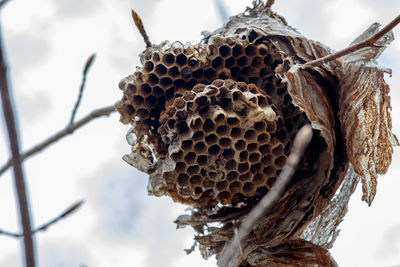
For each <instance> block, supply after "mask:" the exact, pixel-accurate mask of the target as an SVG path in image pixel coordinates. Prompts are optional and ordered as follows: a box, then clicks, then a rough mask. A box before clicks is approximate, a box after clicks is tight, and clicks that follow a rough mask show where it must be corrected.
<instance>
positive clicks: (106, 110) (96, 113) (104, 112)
mask: <svg viewBox="0 0 400 267" xmlns="http://www.w3.org/2000/svg"><path fill="white" fill-rule="evenodd" d="M114 111H115V108H114V106H107V107H103V108H99V109H96V110H93V111H92V112H90V113H89V114H88V115H86V116H85V117H83V118H82V119H80V120H79V121H77V122H76V123H73V124H70V125H68V126H67V127H66V128H64V129H63V130H60V131H58V132H56V133H55V134H53V135H52V136H50V137H48V138H46V139H45V140H44V141H42V142H40V143H39V144H37V145H35V146H33V147H32V148H30V149H28V150H27V151H26V152H25V153H23V154H22V155H21V160H22V161H23V160H25V159H26V158H28V157H30V156H32V155H34V154H36V153H38V152H40V151H42V150H43V149H45V148H47V147H48V146H50V145H52V144H53V143H55V142H57V141H58V140H60V139H61V138H63V137H65V136H67V135H69V134H72V133H73V132H74V131H75V130H77V129H79V128H80V127H82V126H84V125H85V124H87V123H88V122H90V121H92V120H94V119H97V118H99V117H102V116H108V115H110V114H111V113H113V112H114ZM11 166H12V161H11V160H9V161H7V163H6V164H4V165H3V166H2V167H1V168H0V176H1V175H2V174H3V173H4V172H5V171H6V170H7V169H8V168H10V167H11Z"/></svg>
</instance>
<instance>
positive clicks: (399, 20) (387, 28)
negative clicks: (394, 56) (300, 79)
mask: <svg viewBox="0 0 400 267" xmlns="http://www.w3.org/2000/svg"><path fill="white" fill-rule="evenodd" d="M399 23H400V15H398V16H397V17H396V18H395V19H394V20H392V21H391V22H390V23H389V24H387V25H386V26H385V27H383V28H382V29H381V30H380V31H378V32H377V33H375V34H374V35H372V36H371V37H369V38H368V39H366V40H364V41H362V42H359V43H356V44H353V45H351V46H349V47H346V48H345V49H342V50H340V51H337V52H335V53H332V54H330V55H327V56H325V57H321V58H319V59H316V60H313V61H310V62H307V63H305V64H304V66H306V67H308V66H314V67H317V66H321V65H323V64H325V63H328V62H330V61H333V60H335V59H337V58H339V57H342V56H345V55H347V54H350V53H353V52H355V51H357V50H360V49H363V48H365V47H380V46H379V45H377V44H376V42H377V41H378V40H379V39H380V38H382V37H383V36H384V35H385V34H387V33H388V32H390V31H391V30H392V29H393V28H394V27H396V26H397V25H398V24H399Z"/></svg>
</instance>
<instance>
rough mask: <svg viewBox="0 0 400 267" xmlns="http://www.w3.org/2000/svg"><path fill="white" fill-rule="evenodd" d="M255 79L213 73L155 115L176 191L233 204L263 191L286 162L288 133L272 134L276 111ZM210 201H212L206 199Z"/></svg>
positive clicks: (194, 197)
mask: <svg viewBox="0 0 400 267" xmlns="http://www.w3.org/2000/svg"><path fill="white" fill-rule="evenodd" d="M274 109H275V107H274V106H271V103H270V101H269V99H268V97H267V96H266V95H265V94H263V93H262V91H261V90H260V89H258V88H257V87H256V86H255V85H254V84H250V85H247V84H246V83H244V82H235V81H233V80H220V79H216V80H214V82H213V83H212V84H211V85H207V86H205V85H203V84H198V85H196V86H194V87H193V89H192V90H191V91H186V92H185V93H184V95H183V96H182V97H177V98H175V100H174V102H173V104H172V105H171V106H169V107H168V108H167V110H166V113H165V116H162V118H161V119H160V121H161V127H160V128H159V133H160V134H161V138H162V141H163V142H164V143H166V144H168V146H169V156H170V158H171V160H172V161H173V162H174V165H175V169H174V171H173V172H171V173H168V174H167V173H165V174H164V176H165V177H169V180H171V179H172V180H174V181H176V188H177V189H178V193H179V194H180V196H181V197H183V198H186V199H199V200H200V202H201V203H203V202H207V201H210V202H214V199H215V196H216V200H217V201H218V202H219V203H221V204H234V205H235V204H237V203H239V202H240V201H242V200H243V199H244V198H246V197H250V196H253V195H254V194H255V193H256V191H257V190H258V191H259V192H265V191H267V190H268V189H269V188H270V187H271V186H272V184H273V182H274V181H275V177H276V173H277V172H279V171H280V170H281V169H282V168H283V166H284V165H285V163H286V159H287V158H286V155H285V154H284V143H286V142H287V134H285V135H282V136H280V138H281V139H282V140H280V139H279V138H278V137H277V135H276V128H277V126H276V121H277V117H278V115H277V113H276V110H275V111H274ZM208 204H211V203H208Z"/></svg>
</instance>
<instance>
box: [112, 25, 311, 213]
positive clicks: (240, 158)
mask: <svg viewBox="0 0 400 267" xmlns="http://www.w3.org/2000/svg"><path fill="white" fill-rule="evenodd" d="M282 58H283V57H282V54H281V53H279V52H278V48H277V47H276V46H275V44H274V43H273V42H272V41H271V40H270V39H268V38H266V37H265V36H261V35H259V34H257V33H256V32H255V31H254V30H252V31H251V32H250V34H247V35H242V36H240V35H234V36H228V37H225V36H222V35H214V36H213V37H211V38H209V39H208V40H207V42H206V43H205V44H199V45H195V46H193V45H191V44H189V43H187V44H185V45H183V44H181V43H180V42H174V43H172V44H169V43H168V42H164V43H161V44H160V45H158V46H153V47H151V48H148V49H146V50H145V51H144V52H143V54H142V55H141V62H142V65H143V67H142V68H138V69H137V71H136V72H135V73H134V75H131V76H128V77H127V78H125V79H124V80H122V81H121V82H120V89H121V90H122V91H123V92H124V94H123V98H122V100H121V101H119V102H117V104H116V108H117V110H118V111H119V112H120V113H121V121H122V122H123V123H132V122H133V121H135V125H136V132H135V133H136V134H138V135H139V136H138V137H142V136H146V138H147V139H148V140H149V143H150V145H151V148H152V150H153V153H154V155H155V161H158V162H164V163H165V164H167V165H168V166H171V165H172V166H174V169H173V170H171V168H164V169H165V170H163V171H162V172H161V173H162V179H163V182H164V186H163V188H162V189H161V190H162V191H163V192H164V193H165V194H168V195H170V196H171V197H172V198H173V199H174V200H177V201H180V202H183V203H189V204H192V205H194V206H197V207H210V206H213V205H216V204H218V203H220V204H222V205H227V204H231V205H237V204H238V203H240V202H241V201H243V200H244V199H246V198H251V197H259V196H260V195H263V194H265V193H266V192H268V190H269V188H271V186H272V185H273V183H274V181H275V180H276V177H277V176H278V174H279V172H280V170H281V169H282V168H283V166H284V165H285V163H286V159H287V156H288V154H289V151H290V147H291V142H292V140H293V137H294V135H295V134H296V132H297V130H298V129H299V128H301V126H303V125H304V124H306V123H308V122H309V121H308V119H307V117H306V115H305V113H303V112H302V111H300V110H299V108H297V107H295V106H294V105H293V104H292V99H291V96H290V95H289V93H288V92H287V86H286V84H285V83H283V82H282V80H281V78H280V77H279V75H278V74H277V73H276V72H278V71H279V69H282V68H284V63H283V60H282ZM242 109H243V110H242ZM255 114H257V115H255ZM161 165H162V164H161Z"/></svg>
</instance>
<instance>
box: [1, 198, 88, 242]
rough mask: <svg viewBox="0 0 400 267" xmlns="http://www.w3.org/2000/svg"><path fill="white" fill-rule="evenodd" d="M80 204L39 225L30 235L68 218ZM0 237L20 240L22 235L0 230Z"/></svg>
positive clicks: (79, 202) (77, 203)
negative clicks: (4, 236)
mask: <svg viewBox="0 0 400 267" xmlns="http://www.w3.org/2000/svg"><path fill="white" fill-rule="evenodd" d="M82 204H83V200H81V201H78V202H76V203H75V204H73V205H72V206H71V207H69V208H68V209H66V210H65V211H64V212H63V213H61V214H60V215H58V216H57V217H56V218H54V219H53V220H51V221H49V222H47V223H45V224H43V225H41V226H40V227H38V228H36V229H35V230H32V231H31V234H32V235H34V234H36V233H37V232H41V231H45V230H47V228H49V227H50V226H51V225H53V224H55V223H56V222H58V221H59V220H61V219H64V218H66V217H68V216H69V215H71V214H72V213H74V212H75V211H76V210H77V209H78V208H80V206H82ZM0 235H7V236H10V237H15V238H20V237H22V236H23V234H17V233H11V232H8V231H3V230H1V229H0Z"/></svg>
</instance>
